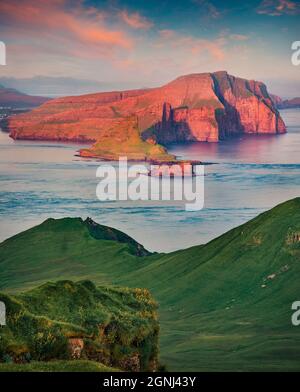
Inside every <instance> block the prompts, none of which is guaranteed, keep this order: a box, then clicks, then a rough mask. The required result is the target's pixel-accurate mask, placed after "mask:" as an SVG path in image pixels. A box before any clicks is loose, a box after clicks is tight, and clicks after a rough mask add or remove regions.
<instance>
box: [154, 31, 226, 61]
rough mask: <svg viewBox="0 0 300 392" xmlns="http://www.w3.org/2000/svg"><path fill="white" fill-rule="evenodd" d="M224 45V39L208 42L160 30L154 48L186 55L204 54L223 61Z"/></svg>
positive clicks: (207, 40)
mask: <svg viewBox="0 0 300 392" xmlns="http://www.w3.org/2000/svg"><path fill="white" fill-rule="evenodd" d="M224 44H225V39H224V37H218V38H216V39H211V40H210V39H206V38H198V37H193V36H191V35H184V34H180V33H177V32H176V31H174V30H161V31H159V40H158V42H157V43H156V44H155V45H154V46H157V47H163V46H166V47H173V48H177V49H178V51H180V52H182V53H183V52H186V54H187V55H189V54H192V55H196V54H202V53H204V52H206V53H208V54H209V55H210V56H212V57H213V58H214V59H216V60H223V59H224V57H225V52H224Z"/></svg>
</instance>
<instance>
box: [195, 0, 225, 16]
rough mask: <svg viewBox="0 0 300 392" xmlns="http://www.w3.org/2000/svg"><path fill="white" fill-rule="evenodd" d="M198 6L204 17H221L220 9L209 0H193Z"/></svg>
mask: <svg viewBox="0 0 300 392" xmlns="http://www.w3.org/2000/svg"><path fill="white" fill-rule="evenodd" d="M193 2H194V3H195V4H197V5H198V6H199V8H200V9H201V11H202V14H203V16H204V17H205V18H206V19H218V18H220V17H221V15H222V13H221V11H220V10H219V9H218V8H217V7H216V6H215V5H214V4H213V3H212V2H211V1H209V0H193Z"/></svg>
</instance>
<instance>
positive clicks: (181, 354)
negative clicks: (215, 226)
mask: <svg viewBox="0 0 300 392" xmlns="http://www.w3.org/2000/svg"><path fill="white" fill-rule="evenodd" d="M66 223H68V225H69V226H67V224H66ZM79 223H80V221H79V220H77V221H76V220H75V221H74V220H63V221H58V222H57V226H60V224H63V226H64V228H63V230H61V231H60V230H57V229H55V230H54V227H52V228H51V230H50V229H49V228H47V224H44V225H42V226H39V227H37V228H34V229H32V230H31V231H28V232H25V233H23V234H21V235H19V236H16V237H14V238H13V239H10V240H8V241H6V242H4V243H3V244H1V245H0V254H1V255H0V267H1V268H0V282H1V283H0V285H1V286H0V289H10V290H16V289H21V288H23V287H25V286H33V285H36V284H37V283H39V282H40V281H41V280H45V279H49V278H51V279H53V278H55V277H59V278H61V277H62V276H64V277H67V276H68V278H70V277H72V278H75V277H78V278H79V277H80V278H82V277H84V278H87V277H88V278H89V279H92V280H94V281H96V282H97V283H103V282H107V281H111V282H113V283H118V284H122V285H128V286H132V287H134V286H138V287H147V288H149V289H150V290H151V292H152V294H153V295H154V297H155V298H156V299H157V300H158V301H159V303H160V319H161V354H162V355H161V356H162V361H163V362H165V363H166V364H167V365H168V366H169V368H170V369H176V370H235V369H237V370H239V369H240V370H260V369H261V370H278V369H281V370H300V349H299V347H300V345H299V344H300V328H297V327H293V326H292V325H291V321H290V318H291V310H290V309H291V304H292V302H294V301H295V300H299V286H300V262H299V261H300V243H299V241H298V242H294V243H293V241H291V240H290V239H291V238H292V234H293V233H300V198H298V199H295V200H292V201H289V202H287V203H284V204H282V205H280V206H278V207H276V208H275V209H273V210H271V211H269V212H266V213H264V214H262V215H260V216H259V217H257V218H256V219H254V220H252V221H251V222H249V223H247V224H245V225H242V226H240V227H238V228H236V229H234V230H231V231H230V232H228V233H226V234H225V235H223V236H221V237H219V238H217V239H216V240H214V241H212V242H210V243H209V244H207V245H205V246H196V247H193V248H190V249H187V250H183V251H178V252H174V253H170V254H166V255H153V256H147V257H137V256H134V255H132V254H130V253H128V250H127V249H126V245H124V244H120V243H114V242H112V241H102V240H95V239H94V238H90V237H89V235H88V234H87V233H86V231H85V229H84V228H83V227H82V224H79ZM75 228H76V229H75ZM66 229H68V230H69V232H68V231H67V230H66ZM29 234H30V235H29ZM45 249H47V253H46V254H45ZM45 255H46V257H45ZM70 271H71V272H70ZM274 273H275V274H276V276H275V278H274V279H267V277H268V276H269V275H271V274H274ZM264 285H265V286H266V287H262V286H264Z"/></svg>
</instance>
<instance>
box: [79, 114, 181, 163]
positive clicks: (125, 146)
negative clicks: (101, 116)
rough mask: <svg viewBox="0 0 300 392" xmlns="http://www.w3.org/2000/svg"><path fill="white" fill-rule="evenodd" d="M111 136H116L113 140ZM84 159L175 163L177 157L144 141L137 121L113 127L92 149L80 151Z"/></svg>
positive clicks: (130, 120) (123, 122) (129, 121)
mask: <svg viewBox="0 0 300 392" xmlns="http://www.w3.org/2000/svg"><path fill="white" fill-rule="evenodd" d="M111 135H114V137H113V138H112V137H111ZM80 155H81V156H82V157H87V158H88V157H99V158H101V159H104V160H118V159H119V157H122V156H126V157H127V158H128V159H129V160H133V161H158V162H160V161H167V162H169V161H171V162H172V161H174V160H175V157H174V156H173V155H171V154H168V153H167V150H166V149H165V148H164V147H163V146H161V145H159V144H151V143H148V142H146V141H144V140H142V138H141V136H140V133H139V130H138V125H137V120H136V119H135V118H133V119H131V118H129V119H128V120H127V122H126V121H124V120H123V121H122V122H120V123H117V124H114V125H112V126H111V127H110V128H109V129H108V130H107V132H106V135H103V136H102V138H101V140H100V141H98V142H96V143H95V144H94V145H93V146H92V147H91V148H88V149H82V150H80Z"/></svg>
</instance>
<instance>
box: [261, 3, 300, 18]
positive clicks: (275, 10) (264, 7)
mask: <svg viewBox="0 0 300 392" xmlns="http://www.w3.org/2000/svg"><path fill="white" fill-rule="evenodd" d="M256 11H257V13H258V14H262V15H269V16H280V15H299V14H300V3H299V2H296V1H291V0H263V1H262V3H261V4H260V5H259V7H258V8H257V10H256Z"/></svg>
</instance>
